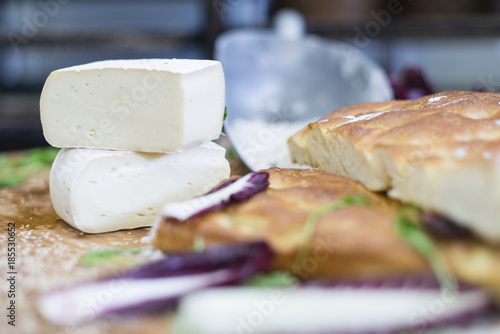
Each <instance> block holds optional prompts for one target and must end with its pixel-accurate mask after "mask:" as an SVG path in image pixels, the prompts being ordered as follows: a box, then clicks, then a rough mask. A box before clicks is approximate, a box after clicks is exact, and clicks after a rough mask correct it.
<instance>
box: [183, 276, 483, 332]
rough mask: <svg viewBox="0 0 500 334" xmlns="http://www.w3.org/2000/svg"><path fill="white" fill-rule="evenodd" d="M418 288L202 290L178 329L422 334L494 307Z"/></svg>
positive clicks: (468, 292) (473, 297)
mask: <svg viewBox="0 0 500 334" xmlns="http://www.w3.org/2000/svg"><path fill="white" fill-rule="evenodd" d="M418 281H419V278H416V279H413V280H412V281H411V280H410V281H409V280H403V281H402V282H397V280H391V281H390V282H388V283H384V282H383V281H378V282H375V285H374V282H370V283H368V284H361V283H360V282H359V281H357V282H354V283H352V284H351V283H349V282H344V283H342V284H333V285H331V286H328V287H326V286H324V285H323V287H321V286H308V287H304V286H302V287H299V288H288V289H276V288H274V289H270V288H216V289H207V290H204V291H201V292H197V293H195V294H192V295H189V296H187V297H185V298H183V299H182V300H181V303H180V305H179V316H178V324H177V327H178V328H179V329H180V330H182V331H186V332H196V333H197V332H202V333H205V334H211V333H214V334H215V333H309V334H313V333H331V334H335V333H336V334H345V333H351V334H368V333H387V334H389V333H414V332H416V333H423V332H427V330H429V329H431V328H436V327H439V326H442V325H448V324H460V323H463V322H465V321H468V320H471V319H473V318H475V317H477V316H478V315H480V314H484V313H485V312H486V311H487V310H488V309H489V307H490V305H491V304H490V299H489V296H488V294H487V293H486V292H484V291H482V290H479V289H465V290H463V291H462V290H458V291H455V293H454V294H451V291H446V290H440V289H439V288H437V286H438V283H437V282H436V281H435V280H434V282H432V281H431V280H429V279H427V281H425V280H424V281H421V282H418ZM398 286H399V287H398Z"/></svg>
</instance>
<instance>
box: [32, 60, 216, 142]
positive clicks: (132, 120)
mask: <svg viewBox="0 0 500 334" xmlns="http://www.w3.org/2000/svg"><path fill="white" fill-rule="evenodd" d="M224 90H225V84H224V73H223V70H222V66H221V64H220V62H218V61H212V60H186V59H142V60H109V61H101V62H96V63H90V64H85V65H80V66H74V67H69V68H64V69H60V70H57V71H54V72H52V73H51V74H50V76H49V77H48V79H47V81H46V83H45V86H44V87H43V91H42V95H41V99H40V111H41V119H42V125H43V130H44V135H45V138H46V140H47V141H48V142H49V144H51V145H52V146H56V147H73V148H75V147H78V148H101V149H123V150H131V151H140V152H175V151H177V150H179V149H183V148H185V147H192V146H196V145H198V144H201V143H204V142H208V141H210V140H212V139H215V138H218V137H219V135H220V132H221V129H222V121H223V117H224V104H225V96H224V94H225V93H224Z"/></svg>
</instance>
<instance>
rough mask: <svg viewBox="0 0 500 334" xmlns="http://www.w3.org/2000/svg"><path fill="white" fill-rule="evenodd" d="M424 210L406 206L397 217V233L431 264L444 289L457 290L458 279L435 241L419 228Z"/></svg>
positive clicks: (399, 211)
mask: <svg viewBox="0 0 500 334" xmlns="http://www.w3.org/2000/svg"><path fill="white" fill-rule="evenodd" d="M421 214H422V210H421V209H419V208H417V207H415V206H409V205H407V206H404V207H402V208H401V209H399V210H398V212H397V215H396V231H397V233H398V234H399V235H400V236H401V237H402V238H403V239H404V240H406V242H408V244H410V246H412V247H413V248H414V249H415V250H417V251H418V252H419V253H420V254H422V255H423V256H424V257H425V258H426V259H427V261H428V262H429V264H430V266H431V268H432V270H433V271H434V274H435V275H436V278H437V279H438V281H439V283H440V284H441V287H442V288H447V289H450V290H453V291H456V290H457V286H456V279H455V277H454V276H453V274H452V272H451V270H450V269H449V267H448V264H447V263H446V260H445V258H444V257H443V254H442V253H441V252H440V250H439V248H438V246H437V245H436V244H435V243H434V241H433V240H432V239H431V238H430V237H429V236H428V235H427V233H426V232H425V231H423V230H422V229H421V228H420V226H419V223H418V222H419V221H420V217H421Z"/></svg>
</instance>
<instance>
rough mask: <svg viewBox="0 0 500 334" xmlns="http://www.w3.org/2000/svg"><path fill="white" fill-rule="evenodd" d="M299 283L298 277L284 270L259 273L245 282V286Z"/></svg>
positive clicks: (276, 285) (285, 285) (277, 285)
mask: <svg viewBox="0 0 500 334" xmlns="http://www.w3.org/2000/svg"><path fill="white" fill-rule="evenodd" d="M297 284H299V279H298V278H297V277H295V276H293V275H292V274H290V273H287V272H285V271H271V272H269V273H260V274H257V275H255V276H253V277H252V278H250V279H248V280H247V281H246V282H245V285H247V286H272V287H287V286H294V285H297Z"/></svg>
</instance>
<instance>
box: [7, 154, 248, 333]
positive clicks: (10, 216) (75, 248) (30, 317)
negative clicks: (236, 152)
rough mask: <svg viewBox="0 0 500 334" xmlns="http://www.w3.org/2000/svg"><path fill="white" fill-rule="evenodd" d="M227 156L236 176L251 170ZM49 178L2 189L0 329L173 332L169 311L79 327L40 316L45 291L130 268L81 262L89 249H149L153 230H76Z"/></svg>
mask: <svg viewBox="0 0 500 334" xmlns="http://www.w3.org/2000/svg"><path fill="white" fill-rule="evenodd" d="M229 160H230V163H231V168H232V171H233V174H244V173H246V172H247V171H248V170H247V169H246V167H245V166H244V165H243V164H242V163H241V161H240V160H239V159H238V158H236V157H231V158H230V159H229ZM48 182H49V170H48V169H47V170H46V171H43V172H41V173H38V174H34V175H32V176H30V177H28V178H27V180H26V181H25V182H24V183H23V184H22V185H19V186H16V187H10V188H0V231H1V233H0V245H1V247H0V259H1V260H0V273H1V281H0V282H1V283H0V306H1V309H2V312H1V314H0V315H1V317H0V319H1V320H0V333H13V334H17V333H22V334H25V333H26V334H28V333H29V334H31V333H37V334H45V333H51V334H54V333H68V334H73V333H74V334H77V333H78V334H97V333H99V334H103V333H104V334H107V333H124V334H126V333H169V332H170V331H169V327H170V323H171V318H172V315H171V314H164V315H156V316H149V317H142V318H133V317H128V318H126V319H123V318H121V319H119V320H106V321H95V322H92V323H90V324H86V325H79V326H75V325H73V324H67V325H66V326H57V325H53V324H51V323H49V322H48V321H46V320H45V319H44V318H43V317H42V316H41V315H40V313H39V310H38V309H37V306H36V303H37V299H38V297H39V296H40V295H41V294H42V293H44V292H47V291H50V290H52V289H55V288H59V287H62V286H65V285H68V284H74V283H77V282H85V281H89V280H93V279H96V278H98V277H103V276H107V275H111V274H113V273H118V272H121V271H122V270H124V269H125V268H126V267H125V266H121V265H118V264H104V265H95V266H83V265H82V264H81V259H82V257H84V256H85V255H86V254H87V252H88V251H89V249H109V248H138V247H145V248H148V247H149V245H148V243H147V240H145V239H147V238H144V239H143V237H145V236H147V234H148V232H149V230H150V228H141V229H135V230H128V231H117V232H111V233H103V234H86V233H82V232H80V231H78V230H76V229H74V228H72V227H71V226H69V225H68V224H66V223H65V222H64V221H62V220H61V219H60V218H59V217H58V216H57V214H56V213H55V211H54V209H53V208H52V203H51V200H50V195H49V183H48ZM14 224H15V249H16V251H15V263H14V264H13V267H12V268H9V265H8V256H7V255H8V254H7V253H8V251H7V249H8V247H7V246H8V238H9V234H8V233H9V227H11V228H12V227H13V225H14ZM10 232H11V233H12V229H11V231H10ZM9 272H14V273H15V274H13V275H12V274H8V273H9ZM10 276H14V277H15V297H14V298H9V297H8V292H9V290H10V283H9V282H8V281H7V279H8V278H9V277H10ZM11 300H14V301H15V308H16V309H15V327H14V326H11V325H9V324H8V321H10V319H9V318H8V317H7V314H8V312H9V311H8V310H7V309H6V308H7V306H8V305H10V304H9V303H10V302H11ZM88 307H90V305H89V306H88Z"/></svg>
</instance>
